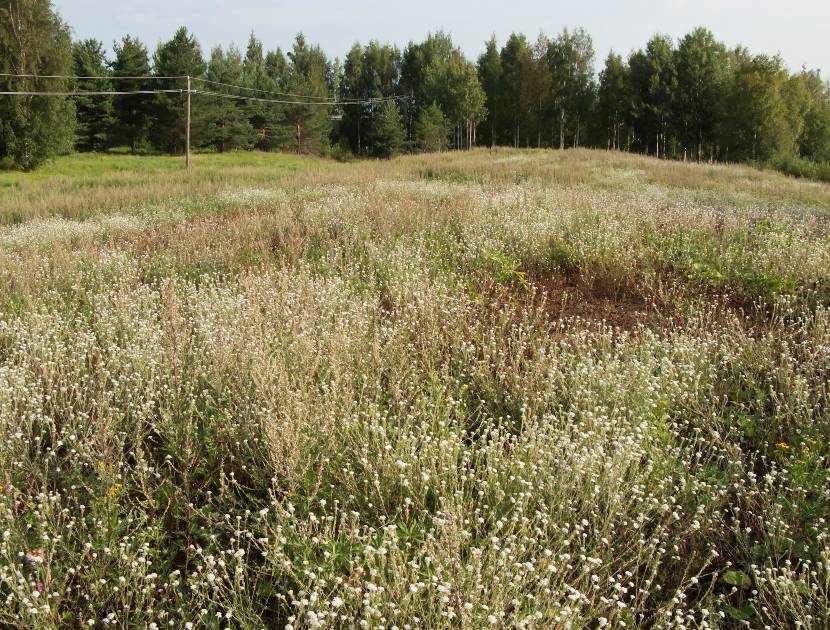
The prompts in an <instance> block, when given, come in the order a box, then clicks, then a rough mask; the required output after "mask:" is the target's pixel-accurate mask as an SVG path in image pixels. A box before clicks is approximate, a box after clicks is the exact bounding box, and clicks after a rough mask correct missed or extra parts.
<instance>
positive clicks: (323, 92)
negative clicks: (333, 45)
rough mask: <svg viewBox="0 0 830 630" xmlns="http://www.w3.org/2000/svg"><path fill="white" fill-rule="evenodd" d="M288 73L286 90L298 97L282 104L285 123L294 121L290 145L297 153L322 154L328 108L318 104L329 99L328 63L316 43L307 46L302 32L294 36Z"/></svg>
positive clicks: (328, 126) (326, 141)
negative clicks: (291, 143) (292, 137)
mask: <svg viewBox="0 0 830 630" xmlns="http://www.w3.org/2000/svg"><path fill="white" fill-rule="evenodd" d="M288 59H289V61H290V65H289V72H288V90H286V91H287V92H290V93H292V94H300V95H302V98H300V97H288V100H290V101H293V102H292V103H291V104H288V105H286V106H285V122H286V124H287V125H289V126H290V125H292V124H293V130H294V142H293V147H294V150H295V151H297V153H321V152H323V151H324V150H326V149H327V148H328V146H329V132H330V131H331V120H330V119H329V116H330V111H331V110H330V108H329V107H327V106H325V105H320V103H321V102H324V99H326V98H330V93H329V64H328V61H327V59H326V55H325V53H323V51H322V49H321V48H320V47H319V46H309V45H308V43H306V40H305V37H304V36H303V34H302V33H300V34H299V35H297V37H296V38H295V39H294V45H293V47H292V49H291V52H290V53H288Z"/></svg>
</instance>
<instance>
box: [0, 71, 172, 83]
mask: <svg viewBox="0 0 830 630" xmlns="http://www.w3.org/2000/svg"><path fill="white" fill-rule="evenodd" d="M0 77H11V78H18V79H83V80H84V81H88V80H96V79H97V80H98V81H120V80H122V79H123V80H140V79H146V80H148V81H149V80H152V79H165V80H173V79H186V78H187V77H186V76H177V77H176V76H169V77H164V76H162V77H154V76H128V77H121V76H116V75H111V76H103V77H101V76H97V77H81V76H76V75H71V74H13V73H11V72H0Z"/></svg>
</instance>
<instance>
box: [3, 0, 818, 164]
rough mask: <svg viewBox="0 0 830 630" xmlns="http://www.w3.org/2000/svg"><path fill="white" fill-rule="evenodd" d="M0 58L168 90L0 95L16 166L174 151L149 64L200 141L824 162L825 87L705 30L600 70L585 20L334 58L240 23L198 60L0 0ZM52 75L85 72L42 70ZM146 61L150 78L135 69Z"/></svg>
mask: <svg viewBox="0 0 830 630" xmlns="http://www.w3.org/2000/svg"><path fill="white" fill-rule="evenodd" d="M0 72H3V73H7V74H17V75H25V74H31V75H36V76H33V77H23V78H19V77H0V85H2V87H3V89H4V90H9V91H22V92H25V91H52V92H62V91H100V92H107V91H115V92H124V91H141V92H149V91H153V90H172V91H170V92H166V93H158V94H136V95H106V94H101V95H84V96H75V97H70V98H64V97H59V96H51V97H42V96H5V97H2V101H0V158H5V159H6V161H11V162H13V163H15V164H17V165H19V166H21V167H23V168H30V167H32V166H35V165H36V164H38V163H40V162H41V161H43V160H44V159H46V158H48V157H49V156H51V155H55V154H57V153H61V152H67V151H71V150H73V149H74V150H78V151H103V150H108V149H110V148H113V147H117V146H127V147H129V148H130V150H132V151H133V152H137V151H141V150H153V151H163V152H170V153H180V152H181V151H182V150H183V148H184V134H185V120H184V116H185V108H184V106H183V101H184V99H185V98H186V93H185V90H186V87H187V86H186V85H185V80H184V79H168V78H164V77H183V76H190V77H193V84H192V87H193V88H194V89H196V90H197V92H196V93H195V94H193V95H192V105H193V107H192V111H193V119H192V140H193V145H194V146H195V147H196V148H198V149H202V150H213V151H228V150H235V149H254V148H256V149H261V150H267V151H271V150H295V151H299V152H308V153H319V154H339V155H345V154H351V155H358V156H378V157H385V156H390V155H394V154H396V153H399V152H402V151H419V150H422V151H435V150H444V149H450V148H452V149H466V148H469V147H473V146H476V145H511V146H516V147H555V148H567V147H579V146H586V147H601V148H606V149H616V150H622V151H633V152H639V153H645V154H648V155H654V156H657V157H660V158H671V159H688V160H707V161H757V162H765V163H774V164H777V165H779V166H784V167H786V168H788V169H790V170H792V171H794V172H798V173H800V174H808V175H816V174H821V173H822V170H821V169H822V168H824V169H825V170H826V171H830V168H828V167H826V166H821V165H822V164H825V165H826V163H827V162H830V85H828V83H826V82H824V81H823V80H822V77H821V76H820V74H819V72H818V71H811V70H807V69H801V70H800V71H798V72H795V73H791V72H790V71H789V70H788V69H787V68H786V66H785V65H784V63H783V62H782V60H781V58H780V57H778V56H768V55H763V54H757V55H756V54H751V53H750V52H749V51H748V50H746V49H745V48H740V47H739V48H735V49H729V48H727V47H726V46H725V45H724V44H723V43H722V42H719V41H718V40H717V39H716V38H715V37H714V36H713V34H712V33H711V32H709V31H708V30H706V29H703V28H698V29H696V30H694V31H693V32H691V33H689V34H688V35H686V36H685V37H683V38H682V39H680V40H679V41H678V42H675V41H673V40H672V39H671V38H669V37H666V36H661V35H657V36H655V37H653V38H652V39H651V40H650V41H649V42H648V43H647V44H646V46H645V47H644V48H643V49H641V50H637V51H634V52H632V53H631V54H630V55H629V56H628V58H623V57H622V56H620V55H618V54H616V53H613V52H612V53H610V54H609V55H608V57H607V58H606V59H605V61H604V64H603V66H602V68H600V69H599V73H598V74H597V72H596V67H595V55H594V48H593V44H592V41H591V37H590V36H589V35H588V33H587V32H585V31H584V30H583V29H575V30H567V29H565V30H563V31H562V32H561V33H560V34H558V35H556V36H554V37H548V36H546V35H544V34H540V35H539V36H538V37H537V38H536V39H535V40H529V39H528V38H527V37H525V36H524V35H521V34H513V35H511V36H510V37H509V38H508V40H507V41H506V42H504V44H503V45H502V46H501V47H500V46H499V43H498V42H497V41H496V40H495V38H491V39H490V40H489V41H487V42H486V45H485V50H484V53H483V54H482V55H481V56H480V57H479V58H478V60H477V62H476V63H473V62H471V61H470V60H468V59H467V58H466V57H465V56H464V54H463V53H462V52H461V50H460V49H459V48H458V47H457V46H455V45H454V44H453V42H452V40H451V38H450V37H449V35H446V34H444V33H440V32H439V33H436V34H433V35H429V36H428V37H427V38H426V39H425V40H424V41H423V42H420V43H414V42H413V43H410V44H409V45H407V46H406V47H405V48H404V49H403V50H400V49H399V48H397V47H396V46H393V45H389V44H382V43H380V42H377V41H371V42H369V43H368V44H366V45H361V44H355V45H354V46H353V47H352V49H351V50H349V51H348V53H347V54H346V55H345V57H344V58H343V60H342V61H341V60H340V59H334V60H331V59H329V58H327V56H326V55H325V54H324V53H323V51H322V49H321V48H320V47H319V46H316V45H310V44H309V43H308V42H307V41H306V40H305V38H304V37H303V36H302V35H298V36H297V37H296V39H295V40H294V42H293V44H292V46H291V48H290V50H287V51H283V50H282V49H280V48H276V49H274V50H266V48H265V46H264V45H263V43H262V42H261V41H259V40H258V39H257V38H256V37H255V36H254V35H251V38H250V40H249V41H248V44H247V47H246V48H245V50H244V51H241V50H239V49H237V48H236V47H234V46H230V47H228V48H225V49H223V48H221V47H217V48H214V49H213V50H211V51H210V53H209V55H207V57H206V56H205V54H204V52H203V50H202V48H201V47H200V45H199V43H198V41H197V40H196V38H195V37H194V36H193V35H192V34H190V33H189V32H188V31H187V29H186V28H181V29H179V30H178V31H177V32H176V33H175V35H174V36H173V37H172V38H171V39H170V40H169V41H166V42H164V43H162V44H160V45H159V46H158V47H157V48H156V50H155V51H153V52H152V54H151V53H150V51H149V50H148V48H147V47H146V46H145V45H144V44H143V43H142V42H140V41H139V40H137V39H136V38H133V37H130V36H126V37H124V38H123V39H122V40H121V41H120V42H118V43H116V44H115V45H114V47H113V51H112V54H111V55H108V54H107V51H105V49H104V46H103V44H102V43H101V42H99V41H96V40H94V39H90V40H85V41H79V42H72V41H71V38H70V31H69V28H68V26H67V25H66V24H65V23H64V22H63V21H62V20H61V19H60V18H59V17H58V16H57V15H56V14H55V13H54V11H53V10H52V8H51V5H50V3H49V1H48V0H11V1H10V2H7V3H6V5H4V6H3V7H2V8H0ZM62 74H65V75H76V76H83V77H99V78H93V79H79V80H62V79H53V78H44V76H45V75H62ZM145 76H152V77H154V78H150V79H136V78H133V77H145ZM229 86H238V87H229ZM391 97H396V98H394V99H393V100H390V99H391ZM384 99H386V100H384ZM274 101H281V102H274ZM334 101H337V102H342V103H344V104H343V105H333V104H332V103H333V102H334ZM827 176H828V177H830V172H828V173H827Z"/></svg>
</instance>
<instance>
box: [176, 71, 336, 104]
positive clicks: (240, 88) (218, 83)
mask: <svg viewBox="0 0 830 630" xmlns="http://www.w3.org/2000/svg"><path fill="white" fill-rule="evenodd" d="M192 79H193V80H194V81H200V82H202V83H209V84H211V85H221V86H223V87H227V88H233V89H235V90H244V91H247V92H257V93H259V94H274V95H277V96H294V97H297V98H308V99H313V100H318V101H334V100H336V99H333V98H330V97H328V96H311V95H309V94H295V93H292V92H277V91H275V90H260V89H257V88H250V87H244V86H242V85H233V84H231V83H222V82H221V81H212V80H210V79H202V78H199V77H192Z"/></svg>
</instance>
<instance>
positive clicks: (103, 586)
mask: <svg viewBox="0 0 830 630" xmlns="http://www.w3.org/2000/svg"><path fill="white" fill-rule="evenodd" d="M181 166H182V164H181V160H174V159H172V158H130V157H128V156H109V157H102V156H74V157H69V158H64V159H61V160H58V161H57V162H56V163H55V164H53V165H51V166H50V167H48V168H46V169H43V170H42V171H40V172H38V173H36V174H21V173H9V172H0V475H2V487H3V492H2V494H0V532H2V539H0V624H2V625H4V626H7V627H21V628H24V627H25V628H59V627H60V628H64V627H70V628H72V627H81V626H85V627H86V626H88V627H100V628H104V627H108V628H139V627H141V628H143V627H157V628H162V627H173V628H183V627H186V628H226V627H241V628H263V627H268V628H271V627H284V626H291V627H293V628H310V627H329V628H332V627H352V626H362V627H370V628H380V627H383V628H386V627H398V628H434V627H446V628H450V627H453V628H455V627H463V628H479V627H485V626H491V627H533V628H575V629H576V628H602V627H615V628H616V627H628V628H654V627H656V628H678V627H680V628H682V627H685V628H731V627H738V626H741V625H748V626H751V627H764V626H768V627H771V628H789V627H796V625H797V624H802V627H807V628H809V627H815V628H820V627H824V624H826V623H827V619H828V616H829V615H830V525H828V521H830V472H828V470H829V469H830V465H828V456H830V442H828V441H829V440H830V404H829V403H830V401H828V398H829V397H830V385H828V377H830V310H828V308H829V307H830V186H828V185H825V184H819V183H811V182H805V181H798V180H793V179H788V178H785V177H783V176H781V175H777V174H773V173H762V172H758V171H754V170H752V169H749V168H743V167H723V166H699V165H686V164H681V163H671V162H658V161H656V160H653V159H647V158H640V157H635V156H628V155H622V154H615V153H606V152H592V151H568V152H535V151H508V150H501V151H497V152H493V153H491V152H489V151H486V150H477V151H471V152H460V153H453V154H443V155H426V156H418V157H406V158H399V159H396V160H393V161H390V162H355V163H349V164H339V163H333V162H326V161H320V160H314V159H310V158H298V157H292V156H281V155H265V154H256V153H250V154H240V155H213V156H210V155H203V156H197V157H196V159H195V161H194V165H193V170H192V172H191V173H189V174H185V173H184V172H182V170H181Z"/></svg>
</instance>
